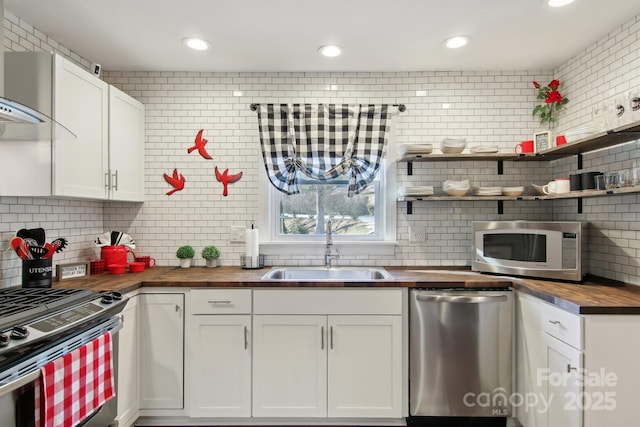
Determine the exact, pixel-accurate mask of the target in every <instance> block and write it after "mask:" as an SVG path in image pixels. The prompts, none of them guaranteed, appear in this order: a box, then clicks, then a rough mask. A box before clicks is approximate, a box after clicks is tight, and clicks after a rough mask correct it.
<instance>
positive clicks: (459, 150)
mask: <svg viewBox="0 0 640 427" xmlns="http://www.w3.org/2000/svg"><path fill="white" fill-rule="evenodd" d="M440 151H442V154H460V153H462V152H463V151H464V145H463V146H461V147H449V146H441V147H440Z"/></svg>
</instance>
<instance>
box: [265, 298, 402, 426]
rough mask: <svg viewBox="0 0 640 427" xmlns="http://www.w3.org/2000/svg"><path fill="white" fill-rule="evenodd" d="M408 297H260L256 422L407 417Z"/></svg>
mask: <svg viewBox="0 0 640 427" xmlns="http://www.w3.org/2000/svg"><path fill="white" fill-rule="evenodd" d="M402 295H403V294H402V291H401V290H371V289H368V290H346V289H345V290H321V289H300V290H264V291H263V290H256V291H254V317H253V330H254V334H253V342H254V353H253V416H254V417H283V418H285V417H314V418H321V417H335V418H354V417H355V418H400V417H402V416H403V411H402V396H403V394H402V384H403V382H402V372H403V369H402V366H403V364H402V355H403V352H402Z"/></svg>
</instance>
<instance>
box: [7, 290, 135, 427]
mask: <svg viewBox="0 0 640 427" xmlns="http://www.w3.org/2000/svg"><path fill="white" fill-rule="evenodd" d="M125 305H126V299H125V298H123V297H122V295H121V294H119V293H118V292H95V291H90V290H87V289H53V288H29V289H27V288H5V289H0V414H2V416H1V417H0V427H9V426H11V427H15V426H20V427H29V426H33V425H34V383H35V381H36V379H38V378H39V376H40V370H41V368H42V367H43V366H45V365H46V364H48V363H49V362H52V361H54V360H56V359H58V358H60V357H62V356H64V355H65V354H67V353H70V352H72V351H73V350H75V349H77V348H79V347H81V346H83V345H85V344H87V343H89V342H91V341H92V340H94V339H95V338H97V337H99V336H101V335H103V334H104V333H105V332H111V334H112V348H113V351H112V357H113V365H114V366H113V367H114V371H113V372H114V375H116V373H117V355H118V338H117V332H118V331H119V330H120V328H121V327H122V319H121V318H120V316H117V314H118V313H120V312H121V311H122V310H123V308H124V307H125ZM115 416H116V398H115V397H114V398H113V399H111V400H108V401H107V402H106V403H105V404H104V405H102V407H100V409H99V410H98V411H96V412H94V414H93V415H92V416H91V417H89V418H87V419H86V420H85V421H84V422H83V423H82V424H81V425H83V426H102V427H104V426H106V425H109V423H111V422H112V421H113V419H114V418H115Z"/></svg>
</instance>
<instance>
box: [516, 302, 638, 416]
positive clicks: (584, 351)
mask: <svg viewBox="0 0 640 427" xmlns="http://www.w3.org/2000/svg"><path fill="white" fill-rule="evenodd" d="M517 296H518V297H517V301H518V304H517V306H516V307H517V309H516V310H517V313H516V319H517V325H516V326H517V353H516V354H517V356H516V367H517V372H516V387H517V392H518V393H517V395H516V399H517V402H520V404H517V405H516V412H517V416H518V419H519V421H520V422H521V423H522V424H523V425H524V426H526V427H602V426H607V425H609V426H627V425H637V423H638V419H639V417H640V399H638V397H637V385H638V384H640V370H639V369H637V365H636V364H637V355H638V354H640V316H638V315H617V314H583V315H578V314H574V313H570V312H567V311H565V310H562V309H561V308H559V307H557V306H554V305H551V304H549V303H547V302H545V301H543V300H541V299H539V298H536V297H533V296H531V295H527V294H524V293H522V292H518V293H517Z"/></svg>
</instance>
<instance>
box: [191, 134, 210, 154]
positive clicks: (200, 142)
mask: <svg viewBox="0 0 640 427" xmlns="http://www.w3.org/2000/svg"><path fill="white" fill-rule="evenodd" d="M202 132H203V129H200V131H199V132H198V134H197V135H196V141H195V145H194V146H193V147H189V148H188V149H187V153H191V152H193V151H194V150H198V153H200V155H201V156H202V157H204V158H205V159H207V160H211V156H210V155H209V153H207V149H206V148H204V146H205V145H206V144H207V140H206V139H204V138H203V137H202Z"/></svg>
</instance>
